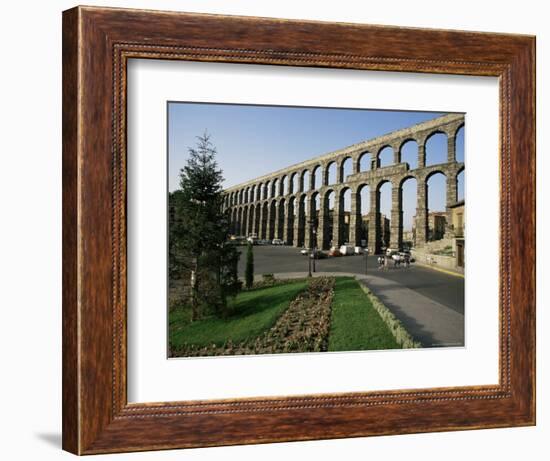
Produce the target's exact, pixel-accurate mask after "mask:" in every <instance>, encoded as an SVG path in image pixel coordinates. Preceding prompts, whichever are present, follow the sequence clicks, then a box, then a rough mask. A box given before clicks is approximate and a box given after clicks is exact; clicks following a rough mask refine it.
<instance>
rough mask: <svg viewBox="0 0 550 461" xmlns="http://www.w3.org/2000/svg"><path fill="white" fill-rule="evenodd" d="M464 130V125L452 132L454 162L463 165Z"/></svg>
mask: <svg viewBox="0 0 550 461" xmlns="http://www.w3.org/2000/svg"><path fill="white" fill-rule="evenodd" d="M465 130H466V129H465V128H464V124H462V125H459V127H458V128H457V129H456V131H455V132H454V146H455V161H457V162H460V163H464V157H465V148H466V145H465V141H466V140H465V136H466V135H465Z"/></svg>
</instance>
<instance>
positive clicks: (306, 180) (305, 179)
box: [300, 170, 311, 192]
mask: <svg viewBox="0 0 550 461" xmlns="http://www.w3.org/2000/svg"><path fill="white" fill-rule="evenodd" d="M310 187H311V173H310V172H309V170H304V171H302V173H301V175H300V191H301V192H309V190H310Z"/></svg>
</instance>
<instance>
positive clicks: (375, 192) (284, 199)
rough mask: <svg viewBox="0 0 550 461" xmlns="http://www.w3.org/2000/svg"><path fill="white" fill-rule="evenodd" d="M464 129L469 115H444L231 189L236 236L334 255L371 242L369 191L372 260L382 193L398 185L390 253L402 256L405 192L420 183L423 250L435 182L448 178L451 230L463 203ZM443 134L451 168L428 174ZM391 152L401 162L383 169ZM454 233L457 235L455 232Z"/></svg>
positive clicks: (227, 203) (227, 196)
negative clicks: (408, 184)
mask: <svg viewBox="0 0 550 461" xmlns="http://www.w3.org/2000/svg"><path fill="white" fill-rule="evenodd" d="M463 126H464V115H463V114H447V115H443V116H441V117H438V118H435V119H433V120H429V121H427V122H423V123H419V124H417V125H413V126H411V127H408V128H405V129H401V130H397V131H394V132H391V133H389V134H386V135H383V136H379V137H376V138H373V139H370V140H367V141H364V142H360V143H358V144H354V145H351V146H348V147H345V148H343V149H340V150H337V151H334V152H330V153H328V154H325V155H321V156H319V157H315V158H312V159H310V160H307V161H304V162H301V163H298V164H295V165H291V166H289V167H287V168H284V169H282V170H279V171H276V172H273V173H271V174H267V175H264V176H261V177H259V178H255V179H252V180H250V181H247V182H245V183H242V184H239V185H237V186H234V187H231V188H229V189H227V190H225V191H224V207H225V209H227V210H228V213H229V217H230V222H231V227H232V232H233V233H234V234H237V235H250V234H256V235H257V236H258V238H260V239H274V238H279V239H281V240H284V241H285V242H286V243H287V244H289V245H294V246H297V247H302V246H305V247H308V248H311V247H313V246H314V244H315V246H317V247H318V248H323V249H328V248H329V247H330V246H331V245H341V244H344V243H348V242H349V243H350V244H353V245H358V244H360V242H361V240H363V237H364V236H363V235H362V231H361V222H362V217H361V209H362V207H361V191H362V190H363V188H365V187H369V191H370V194H369V195H370V211H369V219H368V231H367V234H366V235H368V238H367V239H364V240H367V246H368V248H369V251H370V252H371V254H374V253H378V252H379V251H380V248H381V237H380V236H381V219H380V189H381V187H382V186H384V184H386V183H390V184H391V216H390V217H389V218H390V223H391V224H390V226H391V227H390V247H391V248H401V246H402V241H403V192H402V190H403V184H404V182H405V181H407V180H408V179H410V178H414V179H416V184H417V193H416V197H417V204H416V217H415V227H416V232H415V234H416V235H415V242H414V243H415V246H417V247H422V246H423V245H424V244H425V242H426V240H427V236H428V232H427V229H428V203H427V197H428V180H429V179H430V177H432V176H433V175H435V174H437V173H442V174H443V175H444V176H445V177H446V206H447V214H448V217H447V223H450V222H451V219H450V208H449V207H450V206H451V205H453V204H454V203H455V202H456V201H457V181H458V175H459V174H460V173H461V172H462V171H463V170H464V163H463V162H459V161H457V159H456V139H457V133H458V131H459V130H460V129H461V128H462V127H463ZM439 133H442V134H443V135H446V137H447V159H446V162H444V163H438V164H435V165H429V166H427V164H426V145H427V143H428V141H429V140H430V138H431V137H432V136H434V135H436V134H439ZM409 141H414V142H416V144H417V146H418V154H417V155H418V158H417V165H415V168H410V165H409V163H407V162H403V161H402V149H403V146H404V145H405V144H406V143H408V142H409ZM388 148H391V150H392V152H393V158H392V160H393V162H392V163H391V164H390V165H386V166H382V165H381V161H380V155H381V153H382V151H384V152H387V151H388ZM347 162H351V172H350V173H351V174H347V175H346V174H345V170H346V169H349V164H348V163H347ZM346 165H348V166H347V167H346ZM334 167H335V169H336V175H333V176H335V178H334V180H333V181H329V171H330V170H331V168H332V169H334ZM319 175H320V181H319V180H318V176H319ZM319 182H320V184H319ZM330 182H332V183H330ZM350 193H351V206H350V208H351V209H350V212H349V227H348V226H346V229H349V230H348V231H347V232H344V227H345V226H344V216H345V213H344V196H345V194H348V197H349V194H350ZM348 200H349V199H348ZM330 204H332V205H333V209H332V210H331V209H330ZM312 217H313V218H314V219H312ZM370 217H373V218H374V219H370ZM331 221H332V222H331ZM447 230H448V231H449V232H452V229H450V228H449V229H447ZM371 236H374V238H371Z"/></svg>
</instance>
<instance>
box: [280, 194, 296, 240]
mask: <svg viewBox="0 0 550 461" xmlns="http://www.w3.org/2000/svg"><path fill="white" fill-rule="evenodd" d="M295 224H296V197H295V196H294V195H291V196H290V197H289V198H288V201H287V206H286V214H285V227H284V230H283V240H284V241H285V242H286V244H287V245H294V244H295V243H296V241H295V235H294V226H295Z"/></svg>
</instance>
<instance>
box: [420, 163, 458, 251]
mask: <svg viewBox="0 0 550 461" xmlns="http://www.w3.org/2000/svg"><path fill="white" fill-rule="evenodd" d="M449 179H450V178H449V177H448V176H447V174H446V173H445V171H443V170H440V169H437V170H434V171H431V172H430V173H429V174H427V175H426V180H425V184H426V218H427V234H426V240H427V241H434V240H441V239H442V238H443V237H444V234H445V228H446V226H447V222H446V221H447V216H446V203H447V196H448V195H450V194H452V190H453V189H452V188H453V185H452V183H453V182H452V181H449Z"/></svg>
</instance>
